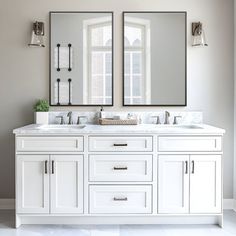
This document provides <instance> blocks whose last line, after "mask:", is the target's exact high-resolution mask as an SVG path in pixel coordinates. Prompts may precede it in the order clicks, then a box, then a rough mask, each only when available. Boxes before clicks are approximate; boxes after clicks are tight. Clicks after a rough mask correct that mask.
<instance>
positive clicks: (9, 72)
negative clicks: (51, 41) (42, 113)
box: [0, 0, 234, 198]
mask: <svg viewBox="0 0 236 236" xmlns="http://www.w3.org/2000/svg"><path fill="white" fill-rule="evenodd" d="M52 10H65V11H66V10H68V11H69V10H72V11H75V10H78V11H82V10H84V11H90V10H100V11H103V10H108V11H114V13H115V15H114V20H115V22H114V25H115V32H114V34H115V40H114V43H115V44H114V46H115V48H114V51H115V57H114V65H115V68H114V75H115V83H114V86H115V104H114V107H113V108H109V109H108V108H106V109H105V110H118V109H123V110H149V111H150V110H164V109H165V108H153V107H152V108H141V107H139V108H122V99H121V98H122V82H121V81H122V35H121V32H122V15H121V12H122V11H132V10H140V11H141V10H149V11H150V10H152V11H154V10H157V11H187V12H188V43H189V45H188V106H187V107H186V108H168V110H170V111H174V110H181V111H183V110H197V111H203V113H204V122H205V123H209V124H212V125H216V126H219V127H223V128H225V129H226V132H227V133H226V135H225V138H224V197H225V198H232V196H233V138H234V137H233V129H234V125H233V113H234V106H233V87H234V80H233V79H234V76H233V69H234V66H233V46H234V45H233V32H234V28H233V0H227V1H226V0H191V1H189V0H178V1H175V0H158V1H157V0H146V1H143V0H126V1H117V0H99V1H98V0H67V1H64V0H50V1H48V0H40V1H39V2H37V1H32V0H21V1H16V0H7V1H3V0H1V8H0V29H1V36H0V74H1V77H0V78H1V79H0V81H1V86H0V101H1V103H0V110H1V116H0V150H1V154H0V198H14V192H15V191H14V137H13V135H12V129H13V128H16V127H19V126H22V125H25V124H28V123H32V122H33V112H32V105H33V103H34V102H35V99H37V98H48V94H49V93H48V90H49V57H48V54H49V52H48V50H49V47H48V21H49V15H48V12H49V11H52ZM33 20H43V21H44V22H45V23H46V38H47V42H46V45H47V47H46V48H28V47H27V43H28V42H29V40H30V29H31V23H32V21H33ZM199 20H201V21H202V22H203V23H204V26H205V31H206V35H207V39H208V43H209V47H207V48H199V49H196V48H192V47H191V46H190V42H191V34H190V33H191V24H190V23H191V22H192V21H199ZM73 109H74V110H90V111H91V110H97V108H79V107H78V108H73ZM73 109H71V110H73ZM54 110H55V109H54Z"/></svg>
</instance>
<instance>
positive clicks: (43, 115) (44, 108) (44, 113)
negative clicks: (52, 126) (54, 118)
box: [34, 100, 49, 124]
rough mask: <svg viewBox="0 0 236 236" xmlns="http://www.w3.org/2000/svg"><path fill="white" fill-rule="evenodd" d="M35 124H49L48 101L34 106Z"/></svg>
mask: <svg viewBox="0 0 236 236" xmlns="http://www.w3.org/2000/svg"><path fill="white" fill-rule="evenodd" d="M34 111H35V123H36V124H48V111H49V104H48V101H47V100H38V101H37V102H36V104H35V105H34Z"/></svg>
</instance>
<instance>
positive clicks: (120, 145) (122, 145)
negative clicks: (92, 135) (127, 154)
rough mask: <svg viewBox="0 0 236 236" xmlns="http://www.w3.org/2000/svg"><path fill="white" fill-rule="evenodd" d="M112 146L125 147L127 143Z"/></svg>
mask: <svg viewBox="0 0 236 236" xmlns="http://www.w3.org/2000/svg"><path fill="white" fill-rule="evenodd" d="M113 146H114V147H127V146H128V144H127V143H114V144H113Z"/></svg>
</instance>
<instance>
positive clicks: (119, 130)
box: [13, 124, 225, 135]
mask: <svg viewBox="0 0 236 236" xmlns="http://www.w3.org/2000/svg"><path fill="white" fill-rule="evenodd" d="M13 133H14V134H16V135H80V134H166V135H170V134H179V135H184V134H193V135H194V134H196V135H201V134H203V135H223V134H224V133H225V130H224V129H221V128H217V127H214V126H210V125H206V124H193V125H191V124H190V125H189V124H186V125H184V124H182V125H155V124H140V125H123V126H122V125H92V124H86V125H85V127H84V128H79V127H78V126H77V125H36V124H31V125H27V126H23V127H20V128H18V129H14V130H13Z"/></svg>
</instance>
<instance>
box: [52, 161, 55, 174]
mask: <svg viewBox="0 0 236 236" xmlns="http://www.w3.org/2000/svg"><path fill="white" fill-rule="evenodd" d="M54 171H55V170H54V161H52V174H54Z"/></svg>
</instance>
